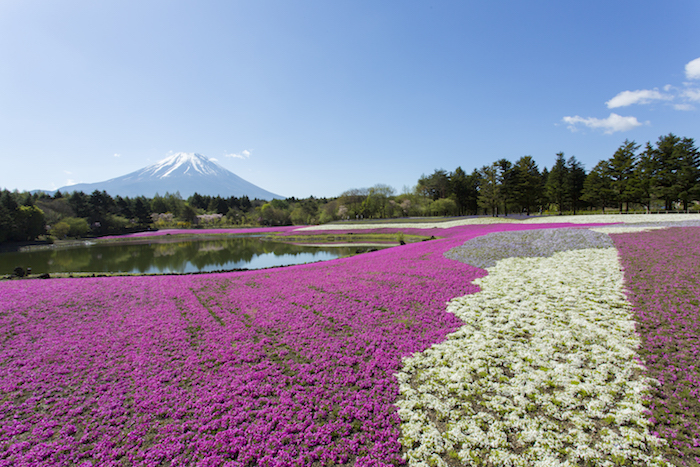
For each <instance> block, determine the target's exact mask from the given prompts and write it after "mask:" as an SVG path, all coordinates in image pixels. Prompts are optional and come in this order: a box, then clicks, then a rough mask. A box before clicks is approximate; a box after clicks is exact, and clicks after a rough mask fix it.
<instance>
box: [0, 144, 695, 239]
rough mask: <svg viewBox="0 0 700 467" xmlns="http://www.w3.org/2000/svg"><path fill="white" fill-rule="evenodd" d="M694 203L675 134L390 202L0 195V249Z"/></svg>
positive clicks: (467, 177) (426, 187) (439, 176)
mask: <svg viewBox="0 0 700 467" xmlns="http://www.w3.org/2000/svg"><path fill="white" fill-rule="evenodd" d="M699 200H700V153H699V152H698V148H697V147H696V146H695V142H694V140H693V139H692V138H680V137H678V136H675V135H674V134H672V133H671V134H668V135H666V136H662V137H660V138H659V139H658V141H657V142H656V143H654V144H652V143H646V144H645V145H644V147H643V149H642V146H641V145H639V144H637V143H636V142H634V141H629V140H626V141H625V142H624V143H622V145H621V146H620V147H619V148H618V149H617V150H616V151H615V153H614V154H613V155H612V156H611V157H610V158H608V159H605V160H601V161H600V162H599V163H598V164H596V166H595V167H594V168H593V169H592V170H591V171H590V172H588V173H586V171H585V169H584V167H583V164H581V163H580V162H579V161H578V160H577V159H576V158H575V157H569V158H566V157H565V156H564V153H562V152H560V153H558V154H556V157H555V161H554V164H553V165H552V167H551V168H550V169H547V168H546V167H544V168H543V169H542V170H540V169H539V168H538V166H537V164H536V163H535V161H534V159H533V158H532V157H531V156H523V157H521V158H519V159H518V160H517V161H515V163H512V162H510V161H509V160H508V159H499V160H497V161H495V162H493V163H491V164H487V165H484V166H483V167H481V168H480V169H474V170H473V171H472V173H470V174H467V173H466V172H465V171H464V170H463V169H462V168H461V167H457V168H456V169H455V170H454V171H452V172H447V171H446V170H444V169H437V170H435V171H434V173H432V174H430V175H427V176H426V175H422V176H421V177H420V178H419V179H418V181H417V184H416V185H415V186H414V187H413V188H407V187H405V188H404V190H403V192H402V193H400V194H397V193H396V191H395V190H394V188H392V187H390V186H388V185H384V184H378V185H375V186H373V187H371V188H355V189H350V190H347V191H345V192H343V193H342V194H341V195H340V196H338V197H336V198H314V197H313V196H312V197H309V198H306V199H296V198H287V199H284V200H282V199H274V200H272V201H265V200H259V199H253V200H251V199H249V198H248V197H246V196H243V197H240V198H238V197H235V196H231V197H222V196H205V195H199V194H197V193H195V194H194V195H192V196H190V197H189V198H187V199H183V198H182V197H181V196H180V194H179V193H174V194H171V193H165V194H164V195H162V196H161V195H158V194H156V196H154V197H153V198H146V197H143V196H139V197H134V198H129V197H121V196H114V197H112V196H110V195H109V194H108V193H106V192H105V191H97V190H96V191H94V192H93V193H91V194H86V193H83V192H80V191H79V192H73V193H61V192H57V193H55V194H54V195H49V194H47V193H41V192H39V193H33V194H32V193H28V192H23V193H20V192H17V191H15V192H10V191H8V190H2V191H0V242H7V241H27V240H34V239H36V238H37V237H40V236H46V238H47V239H63V238H67V237H84V236H99V235H108V234H110V235H113V234H123V233H129V232H135V231H140V230H145V229H151V228H192V227H194V228H197V227H227V226H280V225H292V224H294V225H303V224H319V223H327V222H331V221H335V220H341V219H345V220H349V219H372V218H390V217H410V216H462V215H493V216H496V215H509V214H513V213H520V214H526V215H530V214H540V213H547V214H551V213H559V214H562V213H564V212H568V213H572V214H576V213H580V212H581V211H589V212H590V211H601V210H605V209H615V210H619V211H620V212H622V211H629V210H630V209H643V210H646V211H651V210H662V209H663V210H673V209H683V210H688V209H690V208H691V207H693V209H697V202H698V201H699Z"/></svg>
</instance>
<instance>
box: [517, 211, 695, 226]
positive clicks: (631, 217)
mask: <svg viewBox="0 0 700 467" xmlns="http://www.w3.org/2000/svg"><path fill="white" fill-rule="evenodd" d="M683 221H700V214H688V213H680V214H583V215H578V216H546V217H532V218H530V219H526V220H524V221H523V223H525V224H548V223H552V222H566V223H571V224H597V223H601V224H607V223H610V224H615V223H620V222H621V223H623V224H638V223H643V222H683Z"/></svg>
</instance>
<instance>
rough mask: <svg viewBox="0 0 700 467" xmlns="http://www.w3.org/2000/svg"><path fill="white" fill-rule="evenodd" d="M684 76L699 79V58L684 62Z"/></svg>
mask: <svg viewBox="0 0 700 467" xmlns="http://www.w3.org/2000/svg"><path fill="white" fill-rule="evenodd" d="M685 77H686V78H688V79H700V58H696V59H695V60H692V61H690V62H688V63H686V65H685Z"/></svg>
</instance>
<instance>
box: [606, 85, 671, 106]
mask: <svg viewBox="0 0 700 467" xmlns="http://www.w3.org/2000/svg"><path fill="white" fill-rule="evenodd" d="M666 87H668V86H666ZM672 99H673V96H671V95H669V94H662V93H660V92H659V91H658V89H640V90H638V91H622V92H621V93H619V94H618V95H617V96H615V97H613V98H612V99H610V100H609V101H608V102H606V103H605V104H606V105H607V106H608V109H614V108H617V107H627V106H628V105H632V104H648V103H650V102H652V101H657V100H662V101H670V100H672Z"/></svg>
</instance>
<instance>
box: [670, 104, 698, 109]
mask: <svg viewBox="0 0 700 467" xmlns="http://www.w3.org/2000/svg"><path fill="white" fill-rule="evenodd" d="M673 108H674V109H676V110H695V107H694V106H692V105H690V104H674V105H673Z"/></svg>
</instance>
